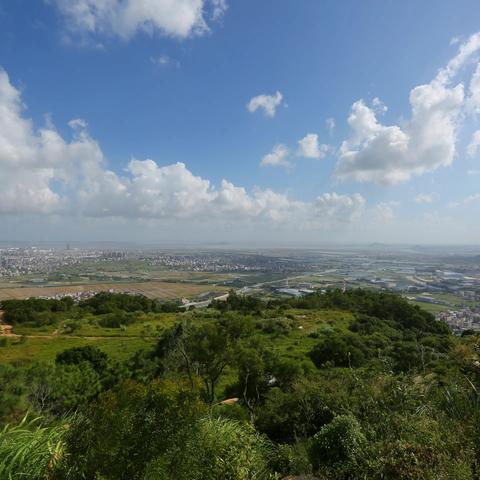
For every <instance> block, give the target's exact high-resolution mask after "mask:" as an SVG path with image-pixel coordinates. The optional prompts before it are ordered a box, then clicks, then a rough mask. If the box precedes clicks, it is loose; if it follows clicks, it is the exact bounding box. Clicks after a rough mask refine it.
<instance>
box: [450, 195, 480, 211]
mask: <svg viewBox="0 0 480 480" xmlns="http://www.w3.org/2000/svg"><path fill="white" fill-rule="evenodd" d="M477 202H480V193H473V194H472V195H468V197H465V198H464V199H462V200H460V201H457V202H451V203H450V204H449V207H452V208H455V207H461V206H467V205H470V204H472V203H477Z"/></svg>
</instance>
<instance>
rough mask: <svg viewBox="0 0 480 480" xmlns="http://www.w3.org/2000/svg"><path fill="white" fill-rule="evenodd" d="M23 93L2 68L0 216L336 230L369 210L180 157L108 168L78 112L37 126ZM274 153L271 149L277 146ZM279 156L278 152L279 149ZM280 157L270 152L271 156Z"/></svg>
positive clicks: (352, 200) (354, 199)
mask: <svg viewBox="0 0 480 480" xmlns="http://www.w3.org/2000/svg"><path fill="white" fill-rule="evenodd" d="M24 109H25V107H24V105H23V103H22V99H21V95H20V92H19V91H18V90H17V89H16V88H15V87H14V86H13V85H12V84H11V82H10V79H9V77H8V75H7V73H6V72H5V71H3V70H0V189H1V191H2V195H1V197H0V216H2V217H3V218H4V219H6V218H8V217H10V218H12V217H15V218H20V217H21V215H32V214H35V215H37V218H38V216H41V215H43V216H52V215H53V216H56V217H64V218H71V217H72V216H75V217H83V218H91V219H95V218H97V219H99V218H110V219H112V218H118V219H124V220H138V219H143V220H146V221H175V222H197V223H198V222H207V223H208V222H217V223H218V222H223V224H225V223H228V222H236V223H238V222H243V223H245V222H247V223H251V224H258V225H262V227H268V226H272V227H275V226H278V225H281V226H283V227H285V228H289V229H293V230H294V231H295V230H296V229H315V230H325V229H332V228H333V229H337V228H344V227H345V226H346V225H352V224H353V223H355V222H357V221H360V220H361V221H365V219H368V218H369V215H370V214H371V212H372V211H373V210H374V209H370V208H368V207H367V204H366V200H365V199H364V198H363V197H362V196H361V195H359V194H352V195H340V194H337V193H324V194H322V195H320V196H318V197H317V198H315V199H314V200H313V201H310V202H306V201H300V200H295V199H292V198H290V197H289V196H288V195H287V194H285V193H279V192H274V191H273V190H270V189H260V188H256V189H254V190H253V191H251V192H248V191H247V190H246V189H245V188H243V187H240V186H236V185H234V184H233V183H231V182H229V181H227V180H222V181H221V182H220V185H218V186H215V185H213V184H212V183H211V182H210V181H209V180H207V179H205V178H202V177H200V176H198V175H195V174H194V173H192V172H191V171H190V170H189V169H188V168H187V167H186V165H185V164H183V163H175V164H169V165H159V164H158V163H156V162H155V161H153V160H151V159H146V160H138V159H131V160H130V161H129V162H128V164H127V166H126V167H125V169H124V171H123V172H122V174H119V173H117V172H114V171H113V170H110V169H109V168H108V166H107V160H106V158H105V157H104V154H103V152H102V150H101V147H100V145H99V144H98V142H97V141H95V140H94V139H93V138H92V137H91V136H90V134H89V132H88V126H87V123H86V122H85V121H84V120H82V119H74V120H72V121H70V122H69V126H70V128H71V138H70V139H65V138H63V137H62V136H61V135H60V134H59V133H58V131H57V130H56V129H55V127H54V126H53V125H52V124H51V122H48V124H47V125H46V126H44V127H42V128H39V129H36V128H35V127H34V125H33V122H32V121H31V120H30V119H29V118H27V117H26V116H25V111H24ZM274 154H275V152H274ZM276 155H277V156H280V157H282V155H283V153H282V149H281V148H277V150H276ZM278 161H280V162H282V161H285V160H281V159H280V160H278V159H274V158H273V157H272V159H271V160H270V162H278Z"/></svg>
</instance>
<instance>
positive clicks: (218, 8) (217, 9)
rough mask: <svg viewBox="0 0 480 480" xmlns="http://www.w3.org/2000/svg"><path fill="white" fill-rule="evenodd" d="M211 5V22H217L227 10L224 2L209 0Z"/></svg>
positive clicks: (222, 0)
mask: <svg viewBox="0 0 480 480" xmlns="http://www.w3.org/2000/svg"><path fill="white" fill-rule="evenodd" d="M211 3H212V20H218V19H219V18H222V17H223V16H224V15H225V12H226V11H227V10H228V5H227V1H226V0H211Z"/></svg>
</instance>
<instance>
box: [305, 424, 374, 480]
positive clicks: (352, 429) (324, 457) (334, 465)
mask: <svg viewBox="0 0 480 480" xmlns="http://www.w3.org/2000/svg"><path fill="white" fill-rule="evenodd" d="M366 445H367V440H366V438H365V436H364V434H363V432H362V430H361V427H360V424H359V423H358V421H357V419H356V418H355V417H353V416H352V415H339V416H338V417H335V418H334V419H333V420H332V421H331V422H330V423H329V424H327V425H325V426H323V427H322V428H321V429H320V431H319V432H318V433H317V434H316V435H314V437H313V442H312V446H311V450H310V457H311V461H312V464H313V465H314V467H315V468H316V469H318V470H320V471H322V470H326V471H330V472H332V473H333V472H335V475H337V476H336V477H335V478H337V479H341V478H350V477H348V475H349V474H351V473H353V472H354V471H355V470H356V469H357V467H358V465H359V464H360V463H361V462H362V457H363V455H364V453H365V449H366Z"/></svg>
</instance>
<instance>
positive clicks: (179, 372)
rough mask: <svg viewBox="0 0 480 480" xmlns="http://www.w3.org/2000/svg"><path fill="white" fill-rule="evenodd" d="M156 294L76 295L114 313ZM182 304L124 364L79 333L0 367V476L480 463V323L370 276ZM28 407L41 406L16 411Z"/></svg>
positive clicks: (348, 471)
mask: <svg viewBox="0 0 480 480" xmlns="http://www.w3.org/2000/svg"><path fill="white" fill-rule="evenodd" d="M149 302H150V301H148V302H146V301H145V299H143V298H124V297H111V296H109V295H108V294H102V295H100V296H98V297H96V298H94V299H92V301H91V302H89V303H88V304H83V305H80V306H68V309H70V310H69V312H70V314H73V313H75V312H76V314H78V311H79V310H82V311H84V315H94V316H98V317H100V318H107V319H109V320H108V321H110V320H111V319H113V318H123V317H122V316H124V315H133V316H135V315H136V314H135V313H134V309H137V308H140V309H142V308H143V309H146V310H148V309H151V308H158V307H157V306H155V304H154V303H149ZM29 305H31V304H29ZM39 305H40V306H41V305H42V304H39ZM27 306H28V305H27ZM60 307H63V306H62V305H60ZM60 307H59V306H58V305H57V306H55V309H57V310H59V308H60ZM8 308H9V306H8V304H7V311H8ZM22 308H24V306H22V304H21V303H15V304H14V307H13V311H15V312H19V311H22ZM42 308H43V307H42ZM49 308H50V313H52V312H53V310H52V308H53V307H52V305H50V307H49ZM112 310H114V312H112ZM59 311H60V312H61V309H60V310H59ZM102 312H103V313H102ZM105 312H106V313H105ZM53 314H54V315H56V314H57V313H53ZM60 314H62V313H60ZM117 315H118V316H117ZM104 316H105V317H104ZM109 316H111V317H109ZM82 318H83V317H82V316H81V315H79V321H82ZM129 318H130V317H129ZM131 318H134V317H131ZM176 318H177V320H176V323H175V324H174V325H173V326H172V322H169V323H168V325H166V326H165V328H163V330H162V331H160V332H159V335H158V341H157V344H156V346H155V348H153V349H149V350H145V351H139V352H137V354H135V355H134V356H133V357H132V358H130V359H129V360H128V361H126V362H123V363H120V362H117V361H114V360H112V359H111V358H110V357H109V356H108V355H106V354H105V353H104V352H102V351H101V350H99V349H97V348H95V347H92V346H86V347H79V348H73V349H69V350H66V351H64V352H62V353H60V354H59V355H57V358H56V361H55V362H54V363H51V364H40V363H34V364H29V365H3V366H0V386H1V387H0V418H1V419H2V421H3V423H7V422H9V423H10V424H13V425H15V424H18V425H19V426H18V427H5V430H4V431H3V432H2V434H1V437H0V455H2V456H1V457H0V458H2V459H3V460H0V462H2V461H3V463H2V464H1V465H2V467H1V468H3V469H4V470H0V478H2V479H3V478H32V479H36V478H38V479H45V478H50V479H55V480H77V479H79V480H80V479H88V480H90V479H92V480H93V479H97V480H123V479H125V480H127V479H128V480H130V479H133V480H136V479H138V480H157V479H160V480H161V479H172V478H175V479H179V480H183V479H185V480H187V479H189V480H190V479H193V480H197V479H198V480H203V479H205V480H210V479H211V480H217V479H218V480H220V479H227V480H253V479H260V480H263V479H265V480H267V479H269V480H270V479H278V478H283V477H285V476H288V475H299V476H300V475H303V476H308V475H313V476H314V477H315V478H319V479H321V480H357V479H358V480H360V479H373V480H376V479H378V480H381V479H396V478H398V479H411V480H425V479H426V480H436V479H452V480H453V479H455V480H456V479H459V480H462V479H465V480H466V479H469V480H474V479H477V478H478V473H479V472H480V442H479V440H478V439H479V438H480V435H479V433H480V394H479V392H480V358H479V351H480V339H479V338H478V337H477V336H475V335H469V336H466V337H464V338H456V337H453V336H452V335H451V334H450V333H449V331H448V328H447V327H446V325H444V324H442V323H439V322H436V321H435V319H434V317H433V316H432V315H430V314H429V313H427V312H424V311H423V310H421V309H419V308H418V307H414V306H411V305H409V304H408V303H407V302H406V301H405V300H403V299H402V298H400V297H398V296H396V295H393V294H389V293H378V292H377V293H375V292H368V291H363V290H354V291H349V292H345V293H343V292H341V291H337V290H335V291H329V292H327V293H326V294H324V295H320V294H313V295H310V296H308V297H306V298H302V299H292V300H287V301H277V302H271V303H269V304H266V303H264V302H262V301H261V300H259V299H255V298H244V297H240V296H237V295H235V294H231V295H230V297H229V299H228V300H227V302H216V303H215V304H214V305H213V308H211V309H206V310H203V311H192V312H185V313H179V314H178V315H177V317H176ZM27 410H30V411H33V412H35V413H37V414H39V415H41V416H42V419H41V420H36V421H35V422H33V423H29V422H27V421H26V420H24V421H21V415H24V413H25V411H27ZM65 418H68V421H65V420H64V419H65ZM65 423H67V424H68V428H65V427H64V425H65ZM17 454H18V455H17ZM2 475H3V476H2ZM15 475H17V477H15ZM21 475H23V476H21Z"/></svg>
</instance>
